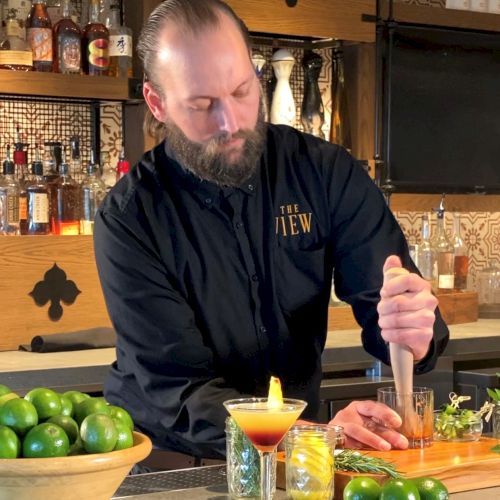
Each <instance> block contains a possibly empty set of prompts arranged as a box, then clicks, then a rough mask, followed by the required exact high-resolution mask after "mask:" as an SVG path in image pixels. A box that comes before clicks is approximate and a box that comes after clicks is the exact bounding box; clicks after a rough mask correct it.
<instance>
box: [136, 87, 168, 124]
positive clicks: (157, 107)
mask: <svg viewBox="0 0 500 500" xmlns="http://www.w3.org/2000/svg"><path fill="white" fill-rule="evenodd" d="M142 93H143V95H144V100H145V101H146V104H147V105H148V107H149V109H150V110H151V113H152V114H153V116H154V117H155V118H156V119H157V120H158V121H159V122H161V123H164V122H165V118H166V116H167V113H166V109H165V102H164V99H163V98H162V96H161V95H160V94H159V93H158V92H157V90H156V89H155V88H154V86H153V85H152V84H151V82H144V85H143V88H142Z"/></svg>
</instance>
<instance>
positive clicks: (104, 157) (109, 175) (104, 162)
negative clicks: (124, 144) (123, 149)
mask: <svg viewBox="0 0 500 500" xmlns="http://www.w3.org/2000/svg"><path fill="white" fill-rule="evenodd" d="M101 170H102V176H101V178H102V180H103V182H104V184H106V189H107V190H108V191H109V190H110V189H111V188H112V187H113V186H114V185H115V184H116V172H115V169H114V168H113V167H112V166H111V161H110V159H109V153H108V151H101Z"/></svg>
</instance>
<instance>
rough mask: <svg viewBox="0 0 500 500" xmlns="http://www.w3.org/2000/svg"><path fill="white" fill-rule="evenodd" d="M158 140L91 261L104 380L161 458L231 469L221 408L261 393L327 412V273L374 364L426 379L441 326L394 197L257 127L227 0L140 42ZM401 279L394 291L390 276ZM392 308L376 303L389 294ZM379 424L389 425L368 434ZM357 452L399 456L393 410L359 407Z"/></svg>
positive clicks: (189, 5)
mask: <svg viewBox="0 0 500 500" xmlns="http://www.w3.org/2000/svg"><path fill="white" fill-rule="evenodd" d="M138 50H139V54H140V56H141V58H142V61H143V65H144V74H145V83H144V98H145V100H146V103H147V106H148V108H149V111H150V113H151V114H152V116H153V117H154V123H155V124H156V125H155V132H156V133H159V134H161V136H162V137H163V139H164V140H163V141H162V142H161V144H159V145H158V146H157V147H155V148H154V149H153V150H152V151H149V152H147V153H146V154H145V155H144V156H143V158H142V160H141V161H140V162H139V163H138V164H137V165H136V166H135V167H134V168H133V169H132V170H131V172H130V173H129V175H127V176H126V177H125V178H124V179H122V180H121V181H120V182H119V183H118V184H117V185H116V186H115V187H114V188H113V189H112V190H111V192H110V194H109V195H108V196H107V198H106V200H105V202H104V203H103V204H102V206H101V207H100V210H99V212H98V215H97V218H96V222H95V255H96V260H97V266H98V270H99V276H100V280H101V284H102V288H103V291H104V296H105V299H106V303H107V307H108V311H109V315H110V317H111V320H112V322H113V325H114V328H115V329H116V333H117V346H116V351H117V360H116V362H115V363H114V364H113V366H112V368H111V372H110V375H109V378H108V379H107V381H106V384H105V396H106V399H107V400H109V401H110V402H111V403H112V404H117V405H120V406H123V407H125V408H127V409H128V411H129V412H130V413H131V415H132V417H133V419H134V421H135V423H136V426H137V427H138V429H139V430H141V431H143V432H145V433H146V434H147V435H149V436H150V437H151V438H152V440H153V442H154V446H155V447H157V448H161V449H163V450H166V452H171V453H175V454H176V456H179V457H180V456H188V457H196V458H197V459H200V458H201V457H209V458H210V457H211V458H222V457H224V454H225V437H224V420H225V418H226V417H227V413H226V410H225V409H224V407H223V405H222V403H223V401H225V400H227V399H231V398H237V397H247V396H262V395H266V394H267V388H268V383H269V378H270V376H271V375H275V376H277V377H279V378H280V379H281V381H282V384H283V392H284V395H285V396H286V397H291V398H300V399H304V400H306V401H307V403H308V406H307V408H306V410H305V412H304V414H303V415H302V418H305V419H309V420H314V419H315V418H316V414H317V411H318V407H319V389H320V382H321V378H322V369H321V353H322V351H323V348H324V345H325V339H326V334H327V315H328V302H329V296H330V287H331V282H332V275H333V276H334V278H335V279H334V281H335V291H336V294H337V296H338V297H339V298H340V299H342V300H344V301H345V302H347V303H349V304H350V305H351V306H352V308H353V311H354V315H355V317H356V319H357V321H358V322H359V324H360V326H361V327H362V342H363V346H364V348H365V349H366V351H367V352H369V353H370V354H372V355H373V356H375V357H376V358H378V359H380V360H382V361H383V362H384V363H387V364H389V363H390V360H389V355H388V349H387V343H388V342H396V343H402V344H406V345H408V346H409V347H410V349H411V351H412V352H413V355H414V358H415V373H423V372H426V371H428V370H431V369H432V368H433V367H434V365H435V362H436V358H437V357H438V356H439V354H440V353H441V352H442V351H443V349H444V347H445V345H446V342H447V339H448V331H447V328H446V326H445V324H444V323H443V321H442V319H441V317H440V315H439V312H438V310H437V309H436V305H437V301H436V298H435V297H434V296H433V295H432V293H431V290H430V286H429V284H428V283H427V282H426V281H425V280H423V279H422V278H421V277H420V276H419V275H418V271H417V270H416V268H415V266H414V264H413V262H412V261H411V259H410V257H409V254H408V247H407V244H406V241H405V238H404V236H403V234H402V232H401V230H400V228H399V226H398V224H397V222H396V220H395V219H394V217H393V215H392V214H391V212H390V210H389V209H388V208H387V206H386V204H385V202H384V199H383V197H382V195H381V193H380V192H379V190H378V188H377V187H376V186H375V185H374V183H373V182H372V180H371V179H370V178H369V177H368V176H367V175H366V174H365V172H364V170H363V168H362V167H361V166H360V164H359V163H358V162H357V161H356V160H355V159H354V158H352V157H351V156H350V155H349V154H348V152H347V151H346V150H345V149H343V148H341V147H339V146H336V145H334V144H331V143H329V142H326V141H323V140H320V139H318V138H316V137H313V136H311V135H307V134H304V133H301V132H299V131H298V130H295V129H293V128H290V127H286V126H275V125H271V124H268V123H265V122H264V120H263V103H262V90H261V87H260V85H259V80H258V78H257V77H256V74H255V71H254V68H253V65H252V62H251V58H250V44H249V39H248V33H247V31H246V28H245V26H244V24H243V23H242V21H241V20H240V19H239V18H238V17H237V16H236V15H235V14H234V12H233V11H232V10H231V9H230V8H229V7H228V6H227V5H226V4H225V3H223V2H221V1H219V0H166V1H164V2H163V3H161V4H160V5H159V6H158V7H157V8H156V10H155V11H154V12H153V13H152V15H151V16H150V18H149V20H148V21H147V23H146V25H145V26H144V28H143V32H142V34H141V38H140V40H139V45H138ZM400 266H403V267H405V268H407V269H408V270H410V271H411V273H410V274H408V275H406V276H401V277H399V278H398V279H394V280H391V281H390V282H388V283H387V284H385V285H383V272H384V269H385V270H387V269H389V268H392V267H400ZM381 297H382V299H381ZM374 422H375V423H383V424H384V425H383V426H379V425H373V423H374ZM332 423H334V424H338V425H342V426H344V429H345V433H346V435H347V445H348V446H368V447H373V448H376V449H381V450H385V449H390V448H391V447H396V448H405V447H407V445H408V443H407V440H406V438H404V437H403V436H401V435H400V434H399V433H398V432H396V431H395V430H394V428H396V427H398V426H399V425H400V423H401V421H400V419H399V417H398V416H397V415H396V414H395V413H394V412H393V411H392V410H390V409H389V408H387V407H385V406H384V405H382V404H380V403H377V402H373V401H354V402H352V403H351V404H349V405H348V406H347V407H346V408H345V409H343V410H342V411H340V412H339V413H338V414H337V415H336V416H335V417H334V419H333V421H332Z"/></svg>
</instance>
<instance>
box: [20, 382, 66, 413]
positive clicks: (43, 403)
mask: <svg viewBox="0 0 500 500" xmlns="http://www.w3.org/2000/svg"><path fill="white" fill-rule="evenodd" d="M24 399H25V400H26V401H29V402H30V403H32V404H33V406H34V407H35V408H36V411H37V413H38V418H39V420H45V419H47V418H50V417H53V416H54V415H59V414H60V413H61V410H62V405H61V398H60V396H59V394H57V392H55V391H53V390H52V389H47V388H46V387H37V388H36V389H31V391H29V392H28V394H26V396H24Z"/></svg>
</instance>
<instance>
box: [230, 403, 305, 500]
mask: <svg viewBox="0 0 500 500" xmlns="http://www.w3.org/2000/svg"><path fill="white" fill-rule="evenodd" d="M306 405H307V403H306V402H305V401H301V400H300V399H288V398H285V399H284V400H283V404H282V405H280V406H279V407H276V406H275V405H273V404H268V398H240V399H230V400H228V401H225V402H224V406H225V407H226V410H227V411H228V412H229V413H230V415H231V416H232V417H233V418H234V420H235V421H236V423H237V424H238V425H239V427H240V428H241V430H242V431H243V432H244V433H245V434H246V435H247V437H248V439H250V441H251V442H252V444H253V445H254V446H255V448H256V449H257V451H258V452H259V456H260V498H261V499H263V500H270V499H271V498H272V489H271V478H272V474H273V471H272V466H273V462H272V457H273V454H274V453H275V452H276V449H277V447H278V444H279V442H280V441H281V440H282V439H283V437H284V436H285V434H286V433H287V432H288V430H289V429H290V427H292V425H293V424H294V423H295V421H296V420H297V418H298V417H299V415H300V414H301V413H302V411H303V410H304V408H305V407H306Z"/></svg>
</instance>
